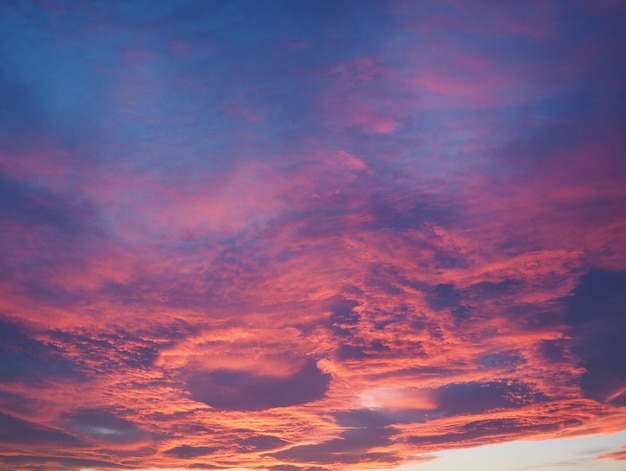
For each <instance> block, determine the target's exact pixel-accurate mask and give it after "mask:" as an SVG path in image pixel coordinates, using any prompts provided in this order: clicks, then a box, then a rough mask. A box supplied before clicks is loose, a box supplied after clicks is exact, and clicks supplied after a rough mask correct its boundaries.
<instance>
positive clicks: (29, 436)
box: [0, 413, 86, 447]
mask: <svg viewBox="0 0 626 471" xmlns="http://www.w3.org/2000/svg"><path fill="white" fill-rule="evenodd" d="M0 442H2V443H4V444H5V445H6V444H11V445H19V446H20V447H22V446H30V447H36V446H42V447H46V446H47V447H84V446H86V443H85V442H84V441H83V440H81V439H80V438H79V437H77V436H76V435H73V434H70V433H67V432H65V431H63V430H60V429H56V428H52V427H49V426H45V425H40V424H37V423H35V422H30V421H28V420H24V419H21V418H19V417H14V416H12V415H9V414H5V413H0Z"/></svg>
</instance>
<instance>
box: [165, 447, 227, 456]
mask: <svg viewBox="0 0 626 471" xmlns="http://www.w3.org/2000/svg"><path fill="white" fill-rule="evenodd" d="M217 450H218V448H215V447H210V446H189V445H180V446H177V447H175V448H171V449H169V450H167V451H165V454H166V455H170V456H173V457H175V458H182V459H187V458H197V457H198V456H206V455H211V454H212V453H214V452H215V451H217Z"/></svg>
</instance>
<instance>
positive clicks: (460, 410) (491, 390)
mask: <svg viewBox="0 0 626 471" xmlns="http://www.w3.org/2000/svg"><path fill="white" fill-rule="evenodd" d="M434 400H435V401H436V402H437V404H438V409H439V410H440V411H442V412H443V413H444V414H446V415H458V414H480V413H483V412H487V411H490V410H498V409H511V408H519V407H522V406H524V405H526V404H531V403H537V402H542V401H545V400H547V397H545V395H544V394H543V393H541V392H537V391H534V390H533V388H531V387H530V386H529V385H527V384H520V383H515V382H505V381H491V382H486V383H479V382H469V383H456V384H448V385H446V386H442V387H441V388H439V389H437V390H436V391H434Z"/></svg>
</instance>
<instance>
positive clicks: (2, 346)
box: [0, 319, 83, 384]
mask: <svg viewBox="0 0 626 471" xmlns="http://www.w3.org/2000/svg"><path fill="white" fill-rule="evenodd" d="M82 374H83V372H82V371H81V369H80V367H79V366H78V365H77V364H76V363H74V362H72V361H71V360H69V359H67V358H66V357H64V356H63V351H62V350H61V349H59V348H57V347H56V346H54V345H51V344H46V343H44V342H41V341H39V340H36V339H34V338H32V337H30V336H28V335H27V334H26V333H25V332H24V330H23V329H22V328H21V326H20V325H19V324H16V323H13V322H10V321H8V320H2V319H0V378H2V380H3V382H14V381H19V382H25V383H29V384H41V383H45V382H46V381H52V380H54V379H57V378H60V379H68V378H74V379H78V378H80V377H82Z"/></svg>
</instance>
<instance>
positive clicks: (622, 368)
mask: <svg viewBox="0 0 626 471" xmlns="http://www.w3.org/2000/svg"><path fill="white" fill-rule="evenodd" d="M564 303H565V321H566V322H567V324H568V326H569V330H570V332H571V335H572V337H573V339H572V343H573V345H572V350H573V352H574V354H576V355H577V356H578V358H579V359H580V361H581V362H582V366H583V367H584V368H585V373H583V375H582V376H581V387H582V390H583V393H584V394H585V396H586V397H589V398H592V399H596V400H598V401H601V402H608V403H614V404H615V405H624V398H623V391H624V388H626V365H624V362H623V361H621V359H622V358H624V357H625V356H626V345H625V344H624V342H623V335H622V334H623V332H624V331H626V315H625V312H624V309H625V307H624V306H626V272H613V271H605V270H594V271H591V272H589V273H587V274H586V275H584V276H583V277H582V278H581V280H580V283H579V285H578V286H577V287H576V288H575V289H574V290H573V292H572V294H571V295H570V296H568V297H566V298H565V299H564Z"/></svg>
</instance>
